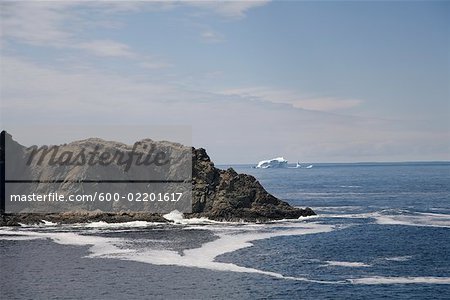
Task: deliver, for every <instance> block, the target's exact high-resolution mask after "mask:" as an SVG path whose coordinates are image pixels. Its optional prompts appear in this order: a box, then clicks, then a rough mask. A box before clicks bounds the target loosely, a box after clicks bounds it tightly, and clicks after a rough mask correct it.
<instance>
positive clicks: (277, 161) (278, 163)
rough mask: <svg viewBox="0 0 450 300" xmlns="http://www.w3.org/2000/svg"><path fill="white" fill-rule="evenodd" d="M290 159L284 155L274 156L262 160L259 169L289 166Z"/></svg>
mask: <svg viewBox="0 0 450 300" xmlns="http://www.w3.org/2000/svg"><path fill="white" fill-rule="evenodd" d="M287 167H288V161H287V160H285V159H284V158H283V157H277V158H272V159H268V160H262V161H260V162H259V163H258V164H257V165H256V168H257V169H268V168H287Z"/></svg>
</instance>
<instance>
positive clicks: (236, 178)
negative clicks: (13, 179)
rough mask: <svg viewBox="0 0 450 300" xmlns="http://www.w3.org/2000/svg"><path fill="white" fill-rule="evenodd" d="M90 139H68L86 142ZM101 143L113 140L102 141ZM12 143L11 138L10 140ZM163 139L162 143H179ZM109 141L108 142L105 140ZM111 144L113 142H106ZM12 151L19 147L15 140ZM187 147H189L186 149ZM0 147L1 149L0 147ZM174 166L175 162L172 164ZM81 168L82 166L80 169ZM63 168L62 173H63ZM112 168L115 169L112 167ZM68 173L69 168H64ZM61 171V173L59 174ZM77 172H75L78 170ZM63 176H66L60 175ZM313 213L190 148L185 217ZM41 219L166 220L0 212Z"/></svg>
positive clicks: (16, 219) (6, 217)
mask: <svg viewBox="0 0 450 300" xmlns="http://www.w3.org/2000/svg"><path fill="white" fill-rule="evenodd" d="M89 141H90V140H85V141H80V142H74V143H71V144H70V145H71V147H76V144H77V143H87V142H89ZM103 142H105V143H114V142H106V141H103ZM14 143H15V142H14ZM160 143H163V144H164V145H163V146H164V147H180V146H181V145H179V144H173V143H169V142H160ZM108 145H109V144H108ZM110 146H111V147H112V146H114V145H112V144H111V145H110ZM15 147H16V148H17V149H16V150H15V151H18V152H20V151H22V150H21V148H23V147H22V146H21V145H20V144H18V143H16V145H15ZM188 150H189V149H188ZM0 151H4V149H1V147H0ZM174 169H177V166H176V165H175V166H174ZM82 171H83V172H85V170H82ZM66 172H67V171H64V172H63V173H66ZM112 172H115V171H114V169H112ZM67 173H69V172H67ZM70 173H71V174H70V175H69V174H66V175H65V176H75V177H76V176H77V174H74V173H77V172H74V170H73V169H72V170H70ZM60 175H61V174H60ZM78 175H79V174H78ZM63 178H67V177H63ZM311 215H315V213H314V211H313V210H311V209H310V208H305V209H300V208H295V207H292V206H290V205H289V204H288V203H286V202H284V201H281V200H279V199H277V198H276V197H274V196H272V195H271V194H269V193H268V192H267V191H266V190H265V189H264V188H263V187H262V185H261V184H260V183H259V182H258V181H257V180H256V179H255V178H254V177H253V176H250V175H246V174H238V173H236V171H234V170H233V169H232V168H229V169H228V170H220V169H218V168H216V167H215V166H214V163H213V162H212V161H211V160H210V158H209V156H208V154H207V153H206V150H205V149H203V148H199V149H195V148H192V213H189V214H185V217H187V218H192V217H207V218H209V219H213V220H219V221H249V222H266V221H270V220H279V219H297V218H299V217H302V216H311ZM42 220H46V221H50V222H54V223H66V224H70V223H84V222H93V221H105V222H109V223H113V222H128V221H137V220H142V221H150V222H168V221H167V220H166V219H164V218H163V217H162V215H161V214H155V213H148V212H147V213H144V212H141V213H137V212H115V213H105V212H96V211H94V212H80V211H79V212H67V213H47V214H38V213H19V214H3V215H1V216H0V226H14V225H19V223H23V224H38V223H40V222H42Z"/></svg>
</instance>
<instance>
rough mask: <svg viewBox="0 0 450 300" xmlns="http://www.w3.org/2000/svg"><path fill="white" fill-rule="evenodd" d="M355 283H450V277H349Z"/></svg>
mask: <svg viewBox="0 0 450 300" xmlns="http://www.w3.org/2000/svg"><path fill="white" fill-rule="evenodd" d="M348 281H349V282H351V283H353V284H450V277H383V276H373V277H365V278H356V279H349V280H348Z"/></svg>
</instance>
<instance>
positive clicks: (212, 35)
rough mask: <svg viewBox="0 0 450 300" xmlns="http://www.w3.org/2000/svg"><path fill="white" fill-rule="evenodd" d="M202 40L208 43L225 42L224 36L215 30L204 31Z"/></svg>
mask: <svg viewBox="0 0 450 300" xmlns="http://www.w3.org/2000/svg"><path fill="white" fill-rule="evenodd" d="M201 38H202V40H203V41H205V42H207V43H220V42H223V41H224V40H225V39H224V37H223V35H222V34H220V33H218V32H216V31H213V30H205V31H203V32H202V34H201Z"/></svg>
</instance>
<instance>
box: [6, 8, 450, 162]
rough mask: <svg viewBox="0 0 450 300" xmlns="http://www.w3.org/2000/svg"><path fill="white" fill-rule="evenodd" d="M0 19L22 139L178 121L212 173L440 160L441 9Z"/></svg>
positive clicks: (446, 122) (448, 83) (446, 75)
mask: <svg viewBox="0 0 450 300" xmlns="http://www.w3.org/2000/svg"><path fill="white" fill-rule="evenodd" d="M0 18H1V20H0V22H1V23H0V30H1V31H0V72H1V74H0V126H1V127H2V128H3V129H6V130H8V131H9V132H11V133H12V134H13V135H14V133H15V132H16V133H17V134H16V135H15V137H17V139H19V141H20V142H21V143H24V144H27V143H31V142H32V141H33V138H34V139H35V138H36V136H38V133H36V132H32V131H27V132H28V134H27V133H24V131H23V130H22V131H20V128H23V127H24V126H25V127H27V128H30V127H31V128H39V126H44V127H45V126H47V128H48V127H52V128H54V130H56V131H57V130H60V131H61V132H64V128H66V127H70V126H72V127H73V126H78V125H80V126H84V128H86V126H88V127H89V128H90V129H89V130H88V131H84V132H85V134H86V135H89V136H99V135H100V133H101V132H105V130H104V128H109V127H110V128H111V131H113V128H117V126H121V127H123V128H130V130H132V128H135V127H136V126H138V127H139V128H147V127H148V128H151V127H152V126H161V125H170V126H173V125H175V126H182V127H183V126H184V127H183V128H186V126H187V127H189V128H191V134H192V136H191V138H192V145H193V146H195V147H204V148H206V149H207V151H208V153H209V155H210V156H211V158H212V159H213V161H214V162H216V163H218V164H231V163H257V162H258V161H260V160H263V159H268V158H272V157H278V156H284V157H285V158H286V159H288V160H289V161H291V162H296V161H301V162H361V161H365V162H367V161H371V162H381V161H438V160H445V161H448V160H450V2H448V1H442V2H440V1H423V2H421V1H411V2H409V1H395V2H381V1H376V2H370V1H364V2H355V1H349V2H346V1H319V2H312V1H311V2H308V1H302V2H300V1H276V2H271V1H246V2H237V1H226V2H207V1H174V2H168V1H166V2H150V1H136V2H129V1H114V2H108V1H98V2H92V1H78V2H69V1H61V2H58V1H45V2H37V1H33V2H27V1H15V2H9V1H1V13H0ZM133 126H134V127H133ZM98 128H103V129H102V130H99V129H98ZM123 131H124V130H121V131H120V132H121V134H123ZM70 132H71V131H70V130H69V131H66V132H65V133H60V134H61V135H62V136H64V138H65V139H66V141H67V142H68V141H71V140H73V139H76V138H78V136H77V135H72V134H71V133H70ZM125 132H126V130H125ZM150 132H151V130H150V129H149V131H148V134H146V133H145V130H144V131H143V133H142V135H143V136H142V138H145V137H147V138H152V136H151V135H152V134H150ZM19 133H20V134H19ZM48 135H50V134H48ZM50 136H52V135H50ZM89 136H86V137H89ZM135 136H136V134H132V133H130V134H129V135H127V134H124V135H123V136H122V140H121V141H123V142H127V143H132V141H131V140H130V138H131V137H133V138H135ZM127 137H128V138H127ZM119 139H120V137H119ZM189 140H190V139H189Z"/></svg>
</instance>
